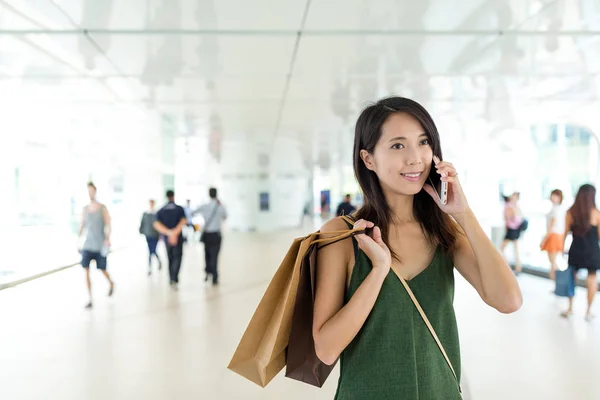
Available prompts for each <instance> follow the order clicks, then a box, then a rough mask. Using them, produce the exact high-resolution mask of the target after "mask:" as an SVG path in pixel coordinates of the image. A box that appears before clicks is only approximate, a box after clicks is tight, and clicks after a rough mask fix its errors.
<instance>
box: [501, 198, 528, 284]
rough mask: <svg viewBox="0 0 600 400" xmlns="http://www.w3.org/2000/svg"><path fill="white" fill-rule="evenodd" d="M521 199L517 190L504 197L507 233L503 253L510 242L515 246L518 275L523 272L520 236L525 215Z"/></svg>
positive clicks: (516, 271) (503, 243)
mask: <svg viewBox="0 0 600 400" xmlns="http://www.w3.org/2000/svg"><path fill="white" fill-rule="evenodd" d="M518 200H519V193H518V192H515V193H513V194H512V195H510V197H505V198H504V222H505V224H506V235H505V236H504V241H503V242H502V247H501V248H500V250H501V251H502V255H504V249H506V246H508V244H509V243H512V244H513V245H514V246H515V273H516V274H517V275H518V274H520V273H521V270H522V266H521V260H520V258H519V246H518V242H519V237H520V236H521V226H522V224H523V217H522V216H521V210H520V209H519V206H518V205H517V201H518Z"/></svg>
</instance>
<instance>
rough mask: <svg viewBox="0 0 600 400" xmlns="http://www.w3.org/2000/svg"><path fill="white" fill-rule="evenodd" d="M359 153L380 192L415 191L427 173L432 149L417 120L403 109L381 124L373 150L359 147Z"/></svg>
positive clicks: (411, 193) (412, 193)
mask: <svg viewBox="0 0 600 400" xmlns="http://www.w3.org/2000/svg"><path fill="white" fill-rule="evenodd" d="M361 157H362V159H363V162H364V163H365V165H366V167H367V168H368V169H369V170H371V171H374V172H375V173H376V174H377V177H378V178H379V182H380V184H381V187H382V189H383V190H384V192H386V193H387V192H391V193H396V194H402V195H415V194H417V193H419V192H420V191H421V189H422V188H423V185H424V184H425V181H426V180H427V178H428V176H429V171H430V169H431V163H432V162H433V150H432V148H431V145H430V140H429V138H428V136H427V134H426V133H425V130H424V129H423V127H422V126H421V124H420V123H419V121H417V120H416V119H415V118H414V117H413V116H411V115H410V114H407V113H393V114H391V115H390V116H389V117H388V119H387V120H386V121H385V123H384V124H383V125H382V127H381V137H380V138H379V141H378V142H377V144H376V145H375V149H374V150H373V154H370V153H369V152H367V151H366V150H362V151H361Z"/></svg>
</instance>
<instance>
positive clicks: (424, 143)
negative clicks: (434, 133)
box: [421, 139, 429, 146]
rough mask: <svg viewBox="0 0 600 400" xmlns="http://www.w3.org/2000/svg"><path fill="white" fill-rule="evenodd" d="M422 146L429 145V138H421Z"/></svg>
mask: <svg viewBox="0 0 600 400" xmlns="http://www.w3.org/2000/svg"><path fill="white" fill-rule="evenodd" d="M421 146H429V139H423V140H421Z"/></svg>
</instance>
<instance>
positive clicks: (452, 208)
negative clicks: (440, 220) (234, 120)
mask: <svg viewBox="0 0 600 400" xmlns="http://www.w3.org/2000/svg"><path fill="white" fill-rule="evenodd" d="M433 160H434V162H435V163H436V164H435V168H436V170H437V173H438V174H440V175H441V178H440V179H441V181H442V182H448V199H447V201H446V204H442V203H441V202H440V199H439V197H438V194H437V192H436V191H435V190H434V189H433V188H432V187H431V185H429V184H425V187H424V188H423V189H425V191H426V192H427V193H429V195H430V196H431V197H432V198H433V200H434V201H435V203H436V204H437V205H438V206H439V207H440V208H441V209H442V211H444V212H445V213H446V214H450V215H451V216H453V217H454V216H458V215H460V214H463V213H466V212H467V211H469V203H467V198H466V196H465V193H464V192H463V189H462V186H461V185H460V182H459V180H458V173H457V172H456V168H454V165H452V163H450V162H448V161H440V159H439V158H437V157H436V156H434V157H433Z"/></svg>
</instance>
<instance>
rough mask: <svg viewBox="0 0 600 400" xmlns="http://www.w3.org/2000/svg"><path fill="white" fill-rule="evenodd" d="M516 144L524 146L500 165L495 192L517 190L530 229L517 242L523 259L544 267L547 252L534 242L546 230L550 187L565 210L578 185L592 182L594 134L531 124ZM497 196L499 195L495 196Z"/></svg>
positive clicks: (595, 171)
mask: <svg viewBox="0 0 600 400" xmlns="http://www.w3.org/2000/svg"><path fill="white" fill-rule="evenodd" d="M517 146H518V147H521V148H522V149H527V151H524V152H519V151H517V152H516V155H515V156H514V157H512V158H510V159H508V161H507V162H506V164H505V165H504V166H503V167H504V168H503V170H504V173H503V178H502V180H501V181H500V185H499V192H500V193H499V194H500V195H502V194H504V195H510V194H511V193H512V192H515V191H518V192H520V193H521V201H520V203H521V204H520V206H521V209H522V211H523V213H524V216H525V217H526V218H528V220H529V229H528V230H527V231H526V232H525V233H524V234H523V236H522V239H521V241H520V247H519V248H520V250H521V258H522V262H523V264H524V265H531V266H535V267H541V268H543V269H549V263H548V259H547V255H546V253H543V252H541V251H540V250H539V245H540V242H541V240H542V238H543V236H544V235H545V233H546V214H547V213H548V212H549V210H550V208H551V203H550V200H549V195H550V192H551V191H552V190H553V189H560V190H562V191H563V193H564V201H563V207H564V208H565V210H566V209H568V208H569V207H570V206H571V205H572V203H573V199H574V196H575V194H576V193H577V190H578V188H579V186H581V185H582V184H584V183H591V184H594V185H595V184H596V183H597V181H598V172H599V165H598V150H599V149H598V140H597V138H596V136H595V135H594V133H593V132H591V131H590V130H589V129H586V128H585V127H581V126H577V125H572V124H549V125H536V126H533V127H531V130H530V132H529V134H528V135H523V137H522V138H521V139H520V140H519V141H518V142H517ZM498 201H499V202H500V201H501V200H500V196H499V197H498ZM499 210H501V208H499ZM507 256H508V257H509V259H511V260H513V259H514V256H513V254H512V246H509V247H508V250H507Z"/></svg>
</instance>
